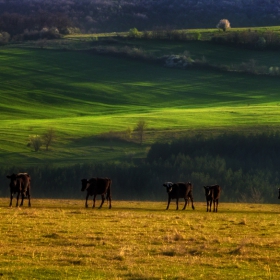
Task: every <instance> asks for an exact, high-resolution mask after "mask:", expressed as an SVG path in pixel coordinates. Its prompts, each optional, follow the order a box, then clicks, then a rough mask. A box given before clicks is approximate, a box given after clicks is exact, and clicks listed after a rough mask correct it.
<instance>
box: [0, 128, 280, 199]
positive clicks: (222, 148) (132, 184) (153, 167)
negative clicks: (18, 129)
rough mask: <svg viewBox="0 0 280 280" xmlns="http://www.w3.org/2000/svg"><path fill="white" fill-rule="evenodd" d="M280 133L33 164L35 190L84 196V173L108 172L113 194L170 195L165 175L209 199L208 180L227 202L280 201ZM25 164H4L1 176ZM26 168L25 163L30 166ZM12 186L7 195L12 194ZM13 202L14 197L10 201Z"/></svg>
mask: <svg viewBox="0 0 280 280" xmlns="http://www.w3.org/2000/svg"><path fill="white" fill-rule="evenodd" d="M279 143H280V133H279V132H275V133H274V132H273V133H272V132H271V133H263V134H255V135H252V134H251V135H244V134H238V133H234V134H223V135H219V136H215V137H214V136H209V137H205V136H202V135H196V136H194V137H191V138H183V139H179V140H174V141H172V142H170V143H155V144H153V145H152V147H151V149H150V151H149V153H148V155H147V158H146V159H145V160H143V161H142V162H138V163H136V162H133V161H127V162H121V163H104V164H94V163H92V164H77V165H75V166H70V167H59V168H58V167H53V166H36V167H30V168H28V171H29V173H30V175H31V177H32V195H33V196H34V197H37V198H38V197H42V198H81V199H83V198H84V197H85V193H81V191H80V189H81V179H83V178H88V176H89V174H91V177H96V176H100V177H101V176H104V177H110V178H111V179H112V180H113V185H112V194H113V199H120V200H128V199H133V200H164V199H166V196H167V195H166V192H165V189H164V188H163V186H162V184H163V183H164V182H165V181H173V182H177V181H191V182H192V183H193V185H194V198H195V200H196V201H203V200H204V194H203V186H204V185H210V184H220V186H221V187H222V196H221V200H222V201H224V202H252V203H253V202H254V203H261V202H270V203H273V202H277V195H278V186H279V184H280V172H279V167H280V146H279ZM22 170H23V169H22V168H21V167H12V168H8V169H7V168H1V169H0V176H1V178H5V177H6V175H8V174H10V173H13V172H17V171H18V172H19V171H22ZM24 170H25V169H24ZM5 186H6V188H2V189H1V193H0V195H1V196H8V195H9V189H8V179H7V182H6V183H5ZM7 203H8V201H7Z"/></svg>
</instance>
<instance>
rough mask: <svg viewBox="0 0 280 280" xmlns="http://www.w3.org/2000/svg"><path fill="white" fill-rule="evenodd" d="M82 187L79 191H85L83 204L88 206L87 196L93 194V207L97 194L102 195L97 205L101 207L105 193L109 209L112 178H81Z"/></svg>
mask: <svg viewBox="0 0 280 280" xmlns="http://www.w3.org/2000/svg"><path fill="white" fill-rule="evenodd" d="M81 181H82V189H81V191H85V190H86V191H87V196H86V204H85V206H86V207H88V203H87V201H88V198H89V196H91V195H93V206H92V208H94V207H95V199H96V196H97V195H98V194H100V195H101V197H102V202H101V204H100V206H99V208H101V207H102V205H103V203H104V200H105V194H106V199H107V201H108V200H109V209H111V207H112V206H111V184H112V180H111V179H108V178H91V179H89V180H88V179H82V180H81Z"/></svg>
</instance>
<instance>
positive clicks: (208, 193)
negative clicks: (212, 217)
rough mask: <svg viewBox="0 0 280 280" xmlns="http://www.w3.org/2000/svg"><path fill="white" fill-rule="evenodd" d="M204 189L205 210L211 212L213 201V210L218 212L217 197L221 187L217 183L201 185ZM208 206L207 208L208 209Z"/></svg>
mask: <svg viewBox="0 0 280 280" xmlns="http://www.w3.org/2000/svg"><path fill="white" fill-rule="evenodd" d="M203 187H204V190H205V197H206V202H207V208H206V211H207V212H208V211H209V212H211V205H212V202H213V207H214V209H213V212H218V204H219V198H220V194H221V187H220V186H219V185H212V186H203ZM208 207H209V210H208Z"/></svg>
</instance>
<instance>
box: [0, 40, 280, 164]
mask: <svg viewBox="0 0 280 280" xmlns="http://www.w3.org/2000/svg"><path fill="white" fill-rule="evenodd" d="M68 41H69V39H68ZM99 43H100V41H99V42H98V41H97V43H94V44H95V45H96V44H99ZM117 43H118V44H120V42H117ZM79 44H88V43H87V42H86V41H85V43H84V41H83V40H82V41H79ZM91 44H92V43H91ZM121 44H123V45H125V44H130V45H131V46H135V47H139V48H140V47H141V48H143V49H145V50H146V51H149V52H152V53H154V54H156V55H158V56H160V55H163V54H171V53H175V54H177V53H181V52H183V51H184V50H188V51H189V52H190V53H191V55H192V57H198V58H199V57H201V56H205V57H206V59H209V61H212V62H213V63H221V64H230V63H233V62H239V63H241V62H243V61H246V60H249V59H255V60H256V61H257V62H258V63H259V64H261V65H266V66H277V61H279V58H280V57H279V56H280V53H278V52H260V51H258V52H257V51H249V50H240V49H235V48H230V47H225V46H217V45H212V44H210V43H207V42H199V41H197V42H191V43H178V42H177V43H172V42H157V41H151V42H147V41H146V43H145V42H144V41H138V40H136V41H135V40H132V41H131V42H129V41H126V42H123V41H122V43H121ZM0 73H1V75H0V83H1V88H0V98H1V104H0V110H1V114H0V132H1V133H0V164H1V165H2V166H13V165H24V166H26V165H34V164H46V163H53V164H59V165H68V164H75V163H81V162H96V161H107V160H114V161H119V160H122V159H123V158H126V157H127V156H133V157H143V156H145V154H146V152H147V149H148V148H149V145H150V144H151V143H152V142H153V141H155V140H157V139H165V140H166V139H172V138H174V137H177V136H178V135H186V134H189V133H192V134H193V133H196V132H197V131H199V132H202V133H203V131H209V130H210V131H218V132H219V131H224V130H226V131H228V130H250V131H256V130H262V129H270V128H271V129H275V128H278V127H279V115H280V111H279V97H280V96H279V95H280V94H279V88H280V80H279V77H272V76H257V75H250V74H244V73H227V72H221V71H209V70H206V69H188V70H182V69H174V68H167V67H163V65H158V64H153V63H149V62H144V61H139V60H133V59H128V58H123V57H114V56H104V55H98V54H94V53H92V52H91V51H89V50H71V49H68V50H61V49H54V47H52V49H49V48H34V47H33V48H27V47H25V46H11V47H9V46H8V47H1V48H0ZM139 120H144V121H145V122H146V123H147V125H148V128H147V132H146V138H145V142H144V145H142V146H141V145H139V143H138V139H137V137H136V135H135V133H134V134H132V138H130V139H123V138H127V137H126V133H125V131H126V130H128V129H131V130H133V129H134V128H135V126H136V124H137V123H138V122H139ZM49 128H53V129H54V131H55V134H56V139H55V142H54V144H53V145H51V147H50V150H49V151H45V150H44V147H42V149H41V150H40V151H38V152H34V151H33V150H32V148H31V147H28V146H27V144H28V142H29V137H30V136H32V135H42V134H44V133H45V132H46V131H47V130H48V129H49ZM117 132H118V133H117ZM120 135H121V137H120ZM120 138H121V139H120Z"/></svg>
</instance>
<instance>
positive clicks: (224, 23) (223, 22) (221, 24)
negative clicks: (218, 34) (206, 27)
mask: <svg viewBox="0 0 280 280" xmlns="http://www.w3.org/2000/svg"><path fill="white" fill-rule="evenodd" d="M217 28H218V29H223V31H226V30H227V29H229V28H230V22H229V21H228V20H227V19H221V20H220V21H219V23H218V24H217Z"/></svg>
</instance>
